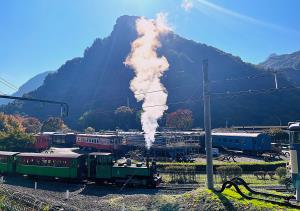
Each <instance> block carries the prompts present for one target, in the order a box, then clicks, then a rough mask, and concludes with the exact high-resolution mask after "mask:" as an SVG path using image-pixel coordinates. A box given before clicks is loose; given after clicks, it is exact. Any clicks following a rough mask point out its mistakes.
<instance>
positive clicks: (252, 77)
mask: <svg viewBox="0 0 300 211" xmlns="http://www.w3.org/2000/svg"><path fill="white" fill-rule="evenodd" d="M271 76H273V75H272V74H271V73H269V74H266V73H263V74H257V75H252V76H247V77H238V78H225V79H222V80H213V81H209V82H210V83H221V82H225V81H238V80H248V79H255V78H264V77H271Z"/></svg>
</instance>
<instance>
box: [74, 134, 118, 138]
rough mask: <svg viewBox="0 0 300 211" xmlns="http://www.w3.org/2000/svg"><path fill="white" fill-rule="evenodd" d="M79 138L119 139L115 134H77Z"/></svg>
mask: <svg viewBox="0 0 300 211" xmlns="http://www.w3.org/2000/svg"><path fill="white" fill-rule="evenodd" d="M77 136H81V137H95V138H111V137H117V135H115V134H77Z"/></svg>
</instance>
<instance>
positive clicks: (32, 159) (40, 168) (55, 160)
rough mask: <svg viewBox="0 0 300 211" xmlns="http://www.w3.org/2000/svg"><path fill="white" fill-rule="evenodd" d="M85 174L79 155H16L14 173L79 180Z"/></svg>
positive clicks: (82, 160)
mask: <svg viewBox="0 0 300 211" xmlns="http://www.w3.org/2000/svg"><path fill="white" fill-rule="evenodd" d="M84 172H85V158H84V156H83V155H80V154H45V153H20V154H17V155H16V173H17V174H22V175H32V176H46V177H57V178H68V179H81V178H83V177H84V176H85V175H84Z"/></svg>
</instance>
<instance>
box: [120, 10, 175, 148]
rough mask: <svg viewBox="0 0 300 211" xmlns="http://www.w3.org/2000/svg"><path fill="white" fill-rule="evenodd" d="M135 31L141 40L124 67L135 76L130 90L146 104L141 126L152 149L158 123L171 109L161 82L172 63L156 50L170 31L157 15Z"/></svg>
mask: <svg viewBox="0 0 300 211" xmlns="http://www.w3.org/2000/svg"><path fill="white" fill-rule="evenodd" d="M136 30H137V33H138V38H137V39H136V40H135V41H134V42H133V43H132V44H131V52H130V54H129V55H128V57H127V58H126V61H125V65H128V66H130V67H131V68H133V70H134V72H135V78H134V79H132V80H131V82H130V89H131V91H132V92H133V93H134V96H135V98H136V99H137V101H143V111H142V115H141V123H142V128H143V131H144V137H145V141H146V146H147V148H148V149H149V148H150V147H151V145H152V143H153V142H154V141H155V137H154V136H155V131H156V129H157V127H158V123H157V121H158V119H159V118H161V117H162V116H163V113H164V111H165V110H167V109H168V107H167V105H166V103H167V97H168V94H167V90H166V89H165V87H164V86H163V85H162V83H161V82H160V78H161V76H162V75H163V73H164V72H165V71H166V70H168V68H169V63H168V61H167V59H166V58H165V57H164V56H162V57H158V55H157V53H156V50H157V48H159V47H160V45H161V44H160V42H159V38H160V36H161V35H163V34H166V33H168V32H170V30H171V29H170V27H169V26H168V25H167V23H166V15H164V14H158V15H157V17H156V19H155V20H148V19H145V18H139V19H137V21H136ZM158 90H161V91H158ZM153 105H159V106H153Z"/></svg>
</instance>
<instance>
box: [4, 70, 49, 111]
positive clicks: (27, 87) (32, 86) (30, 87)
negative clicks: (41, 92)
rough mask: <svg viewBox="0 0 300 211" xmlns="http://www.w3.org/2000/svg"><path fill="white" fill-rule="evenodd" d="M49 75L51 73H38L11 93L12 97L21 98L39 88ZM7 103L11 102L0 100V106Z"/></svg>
mask: <svg viewBox="0 0 300 211" xmlns="http://www.w3.org/2000/svg"><path fill="white" fill-rule="evenodd" d="M49 73H53V71H46V72H43V73H40V74H38V75H36V76H34V77H32V78H31V79H29V80H28V81H26V82H25V83H24V84H23V85H22V86H20V88H19V89H18V91H16V92H15V93H13V94H12V96H15V97H21V96H23V95H24V94H26V93H29V92H32V91H34V90H36V89H37V88H38V87H40V86H41V85H42V84H43V83H44V80H45V78H46V76H47V75H48V74H49ZM9 102H12V101H11V100H4V99H0V105H4V104H8V103H9Z"/></svg>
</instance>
